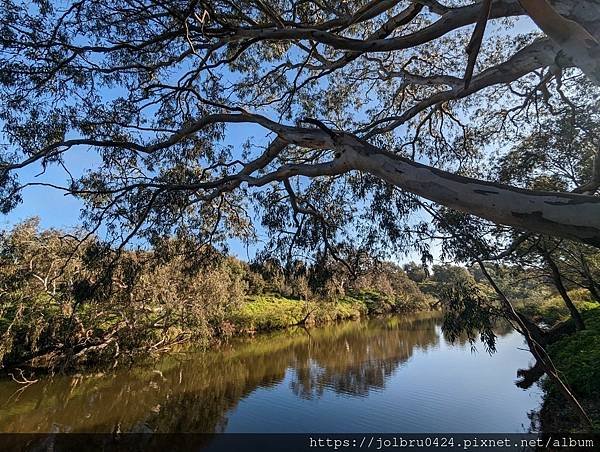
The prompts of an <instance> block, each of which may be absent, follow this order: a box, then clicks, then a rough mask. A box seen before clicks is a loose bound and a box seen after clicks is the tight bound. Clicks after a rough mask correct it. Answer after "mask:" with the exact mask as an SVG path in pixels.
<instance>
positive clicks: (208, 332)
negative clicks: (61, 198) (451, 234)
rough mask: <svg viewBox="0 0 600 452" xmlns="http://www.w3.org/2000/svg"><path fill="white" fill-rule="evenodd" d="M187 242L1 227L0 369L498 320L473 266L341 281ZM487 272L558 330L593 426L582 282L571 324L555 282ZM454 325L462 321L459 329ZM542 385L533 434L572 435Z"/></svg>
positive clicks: (545, 327)
mask: <svg viewBox="0 0 600 452" xmlns="http://www.w3.org/2000/svg"><path fill="white" fill-rule="evenodd" d="M186 246H187V243H186V242H185V240H170V241H167V242H157V243H155V244H154V247H153V249H152V251H147V250H136V251H131V250H128V251H123V250H122V251H121V252H120V253H119V254H118V255H117V254H116V253H115V250H112V249H110V248H108V247H105V246H103V244H102V243H100V242H99V241H97V240H95V239H94V238H90V237H87V238H85V240H81V239H80V238H78V237H77V235H76V234H69V233H66V232H64V231H58V230H45V231H42V230H40V228H39V223H38V221H37V220H36V219H32V220H28V221H25V222H23V223H21V224H19V225H17V226H16V227H15V228H13V229H12V230H11V231H6V232H4V233H2V234H1V235H0V259H1V265H0V282H1V285H0V297H1V298H2V305H1V311H0V338H1V343H0V362H1V364H2V369H1V370H0V371H1V373H2V374H3V375H4V377H5V378H6V377H7V376H8V375H9V373H12V378H13V379H14V380H15V381H17V382H22V383H23V384H27V383H28V382H31V381H34V379H35V378H36V375H38V374H40V373H46V372H52V373H53V372H71V371H75V370H78V369H84V368H86V367H89V368H92V367H93V368H103V367H104V368H111V367H116V366H118V365H121V364H130V365H131V364H133V363H134V362H138V361H136V360H143V359H144V358H148V357H149V356H152V355H155V354H160V353H165V352H168V351H170V350H174V348H175V347H178V346H181V345H183V344H188V345H194V346H200V347H209V346H211V345H215V344H218V343H220V342H223V341H227V340H228V339H229V338H232V337H234V336H240V335H246V336H249V335H250V336H251V335H253V334H257V333H263V332H268V331H274V330H281V329H285V328H288V327H293V326H306V327H309V326H320V325H325V324H328V323H331V322H336V321H341V320H356V319H361V318H367V317H372V316H380V315H385V314H392V313H403V312H418V311H430V310H443V311H444V313H445V314H444V315H445V320H444V329H445V331H444V333H445V334H449V337H450V338H452V337H454V338H455V339H456V338H461V340H465V337H466V340H472V339H475V338H477V337H480V338H481V339H482V340H484V342H488V341H489V342H490V343H491V344H493V339H494V336H493V333H491V336H489V334H490V332H491V330H492V328H491V325H492V323H490V320H489V318H487V317H486V319H485V321H484V320H482V319H483V317H482V316H481V313H482V312H487V314H489V316H492V317H493V315H492V313H493V312H494V311H493V309H491V308H490V307H489V306H487V305H486V303H485V302H483V301H482V300H485V299H486V297H490V296H491V295H490V294H491V289H490V288H489V287H488V286H486V284H485V280H484V277H483V276H482V275H481V274H479V273H478V272H477V271H476V269H475V268H466V267H460V266H456V265H449V264H444V265H434V266H433V268H432V271H430V272H429V271H427V270H426V269H425V267H422V266H420V265H417V264H413V263H411V264H407V265H405V266H404V267H400V266H399V265H397V264H394V263H391V262H378V261H376V260H375V259H366V260H365V262H363V263H362V265H361V271H360V273H357V274H354V275H349V273H348V271H347V269H346V268H344V267H343V266H342V264H340V263H339V262H335V261H331V260H324V261H321V262H317V263H315V264H314V265H306V264H305V263H302V262H300V261H298V262H295V263H293V265H292V266H291V269H290V267H289V266H288V267H284V266H283V265H282V264H281V263H280V262H278V261H276V260H274V259H266V258H260V259H257V262H253V263H247V262H243V261H241V260H239V259H236V258H233V257H226V256H223V255H222V254H220V253H218V252H216V250H214V249H212V248H206V249H202V250H198V249H194V250H192V251H193V252H191V250H190V249H188V248H187V247H186ZM106 269H109V270H110V271H108V272H107V270H106ZM494 277H495V278H498V280H499V281H500V284H501V285H502V287H503V290H505V291H506V293H507V294H508V295H509V296H510V297H511V299H513V300H515V307H516V308H517V309H518V312H519V313H520V314H522V315H523V316H525V317H526V318H528V319H530V320H531V322H532V324H534V325H541V328H540V329H541V331H546V332H548V331H550V332H552V331H558V333H557V335H556V337H553V339H552V342H551V343H550V344H549V345H548V347H547V349H548V353H549V355H550V357H551V358H552V360H553V362H554V363H555V365H556V367H557V369H558V370H559V371H560V372H561V374H562V376H563V378H564V380H565V381H566V382H567V384H568V385H569V387H570V388H571V390H572V391H573V392H574V393H575V394H576V395H577V397H578V399H579V401H580V402H581V403H582V404H583V405H584V407H585V408H586V410H587V411H588V413H589V415H590V416H591V417H592V419H593V421H594V429H595V430H600V399H599V397H598V394H600V391H599V390H598V389H599V384H600V383H599V382H600V364H599V363H600V306H599V304H598V303H597V302H596V301H594V300H593V297H592V296H591V293H590V292H589V291H587V290H585V289H570V290H569V292H568V295H569V298H570V299H571V300H572V301H573V303H574V305H575V307H576V309H577V310H578V311H579V312H581V315H582V317H583V319H584V321H585V324H586V326H587V327H586V329H584V330H578V331H576V329H575V325H574V321H573V320H572V319H571V312H570V310H569V309H568V307H567V306H566V305H565V303H564V302H563V298H562V297H561V296H560V295H559V294H556V293H555V291H552V288H551V286H550V285H546V286H541V285H539V284H536V283H531V282H530V283H519V284H515V283H514V278H513V276H511V273H510V271H509V270H508V269H507V268H501V267H498V268H496V269H495V270H494ZM457 285H459V286H461V287H467V289H468V290H467V292H469V291H470V292H473V293H477V294H479V295H477V296H475V297H471V296H467V297H466V298H464V296H463V295H464V293H463V295H460V292H457V291H456V290H455V289H453V288H454V287H455V286H457ZM469 288H470V289H469ZM453 297H454V298H456V299H458V300H459V301H456V300H455V299H452V298H453ZM461 297H462V298H461ZM449 298H451V299H449ZM473 301H475V302H476V303H477V309H474V306H473V304H472V303H473ZM469 303H471V304H469ZM486 306H487V307H486ZM486 309H488V311H486ZM459 320H460V322H462V324H464V323H466V324H467V326H466V327H465V326H464V325H463V326H460V325H457V324H456V322H457V321H459ZM558 327H560V328H558ZM486 334H488V335H486ZM490 350H492V351H493V347H491V348H490ZM534 370H535V369H528V370H521V371H519V376H520V377H522V381H521V382H519V385H520V386H521V387H529V386H531V385H532V384H534V383H536V382H537V381H539V380H540V377H541V376H542V375H541V374H536V372H534ZM528 374H532V375H533V377H531V375H528ZM528 378H531V381H529V382H527V383H524V382H525V381H527V380H528ZM541 385H542V389H543V391H544V394H545V396H544V405H543V407H542V409H541V411H540V413H539V415H538V419H537V422H538V423H539V426H540V429H541V430H542V431H544V432H546V431H558V430H561V431H577V430H578V429H580V428H581V427H580V424H579V422H578V418H577V416H576V414H575V413H573V412H571V409H570V407H569V406H568V405H567V404H565V403H564V401H563V399H562V396H561V395H560V393H559V392H558V391H557V390H556V388H555V387H554V386H553V385H552V384H551V383H550V382H549V381H548V380H547V379H544V380H542V382H541Z"/></svg>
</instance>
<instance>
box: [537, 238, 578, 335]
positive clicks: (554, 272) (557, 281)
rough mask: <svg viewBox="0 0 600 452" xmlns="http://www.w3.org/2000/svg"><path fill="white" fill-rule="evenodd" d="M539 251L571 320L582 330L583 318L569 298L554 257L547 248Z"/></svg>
mask: <svg viewBox="0 0 600 452" xmlns="http://www.w3.org/2000/svg"><path fill="white" fill-rule="evenodd" d="M541 251H542V254H543V256H544V260H545V261H546V264H547V265H548V267H549V268H550V271H551V272H552V280H553V281H554V285H555V286H556V289H557V290H558V293H559V294H560V296H561V297H562V299H563V300H564V302H565V304H566V305H567V308H568V309H569V312H570V313H571V317H572V318H573V321H574V322H575V326H576V328H577V330H584V329H585V323H584V322H583V318H582V317H581V314H580V313H579V311H578V310H577V308H576V307H575V304H574V303H573V300H571V297H569V293H568V292H567V289H566V288H565V286H564V284H563V282H562V278H561V276H560V270H559V269H558V266H557V265H556V262H554V259H552V256H551V255H550V253H549V252H548V251H547V250H541Z"/></svg>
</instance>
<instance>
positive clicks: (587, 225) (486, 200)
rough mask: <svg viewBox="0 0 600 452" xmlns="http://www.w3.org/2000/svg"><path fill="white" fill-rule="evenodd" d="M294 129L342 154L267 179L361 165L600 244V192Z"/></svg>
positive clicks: (468, 208) (395, 180)
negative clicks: (514, 180)
mask: <svg viewBox="0 0 600 452" xmlns="http://www.w3.org/2000/svg"><path fill="white" fill-rule="evenodd" d="M302 130H303V131H302V133H299V132H298V129H297V128H290V129H289V131H290V134H289V135H288V134H287V133H286V131H282V133H280V137H281V138H282V139H283V140H286V141H289V142H291V143H293V144H296V145H299V146H310V147H312V146H314V143H317V142H322V143H324V144H327V147H329V148H332V149H336V150H338V152H339V155H340V157H339V158H337V159H336V160H335V161H334V162H331V163H330V164H323V165H321V166H320V167H319V168H318V169H317V170H316V171H315V169H312V170H311V169H309V167H308V166H307V167H305V168H304V167H303V168H295V169H293V170H292V171H290V168H289V167H282V168H281V169H280V170H279V171H276V172H274V173H271V174H269V175H268V176H265V177H264V178H263V179H262V180H261V182H264V181H273V180H283V179H285V178H288V177H290V176H293V175H307V176H309V177H314V176H316V175H318V174H321V173H320V170H323V173H322V174H329V175H331V174H339V173H342V172H347V171H352V170H357V171H362V172H365V173H369V174H371V175H373V176H376V177H378V178H380V179H382V180H384V181H386V182H387V183H389V184H392V185H394V186H396V187H398V188H400V189H401V190H405V191H408V192H410V193H413V194H415V195H418V196H421V197H423V198H426V199H429V200H431V201H434V202H436V203H438V204H441V205H444V206H446V207H449V208H451V209H455V210H459V211H462V212H466V213H470V214H473V215H476V216H479V217H481V218H484V219H486V220H489V221H492V222H494V223H498V224H504V225H507V226H513V227H516V228H518V229H523V230H527V231H531V232H538V233H543V234H549V235H555V236H561V237H566V238H569V239H574V240H578V241H581V242H584V243H587V244H589V245H592V246H595V247H598V248H600V198H599V197H595V196H588V195H581V194H573V193H554V192H542V191H535V190H526V189H520V188H516V187H511V186H508V185H503V184H498V183H493V182H487V181H483V180H478V179H473V178H468V177H463V176H459V175H456V174H453V173H450V172H447V171H442V170H439V169H437V168H434V167H431V166H427V165H423V164H421V163H417V162H414V161H411V160H409V159H406V158H403V157H400V156H398V155H396V154H393V153H390V152H387V151H385V150H382V149H379V148H377V147H375V146H373V145H371V144H369V143H367V142H365V141H363V140H361V139H359V138H357V137H356V136H354V135H351V134H346V133H336V134H335V135H333V136H332V135H330V134H328V133H326V132H324V131H321V130H314V131H313V132H312V133H313V134H314V137H312V138H311V139H310V140H309V141H307V142H305V141H304V138H305V137H307V136H308V135H309V132H308V130H310V129H302Z"/></svg>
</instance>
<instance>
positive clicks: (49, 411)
mask: <svg viewBox="0 0 600 452" xmlns="http://www.w3.org/2000/svg"><path fill="white" fill-rule="evenodd" d="M442 322H443V319H442V315H441V313H439V312H433V313H420V314H402V315H391V316H378V317H377V318H372V319H361V320H359V321H343V322H335V323H331V324H328V325H327V326H325V327H315V328H310V329H305V328H302V327H292V328H287V329H283V330H278V331H273V332H270V333H261V334H256V335H255V336H253V337H250V336H240V337H237V338H233V339H231V340H230V341H228V342H227V343H223V344H222V345H221V346H219V347H213V348H210V349H202V348H200V349H195V348H186V347H183V348H182V349H181V350H175V351H173V352H171V353H165V354H162V355H160V356H159V357H157V359H156V360H152V361H151V362H147V363H141V362H139V361H138V362H135V363H133V364H132V365H131V366H127V367H125V366H122V367H119V368H116V369H111V370H110V371H106V372H100V371H93V372H88V371H81V372H77V373H62V374H57V375H54V376H53V377H51V378H50V377H45V376H41V375H40V376H39V378H38V382H37V383H35V384H32V385H30V386H28V387H26V388H25V389H23V386H22V385H18V384H16V383H15V382H14V381H12V380H11V379H10V378H8V379H2V380H0V400H3V401H4V405H3V414H2V416H0V430H1V431H3V432H33V431H35V432H67V431H68V432H75V433H84V432H107V433H114V432H117V431H120V432H123V433H125V432H138V433H139V432H157V433H177V432H190V433H191V432H196V433H201V432H205V433H209V432H216V433H222V432H231V433H234V432H238V433H239V432H246V433H248V432H271V433H275V432H288V433H289V432H332V431H334V432H335V431H338V432H364V431H374V432H377V431H398V432H403V431H404V432H406V431H415V430H416V431H429V429H432V428H435V429H436V431H437V429H439V430H440V431H470V432H490V431H497V432H511V431H520V428H521V427H520V426H521V425H523V424H526V423H527V421H528V418H527V413H528V412H529V411H530V410H532V409H534V408H535V407H536V406H537V405H538V403H539V397H538V395H539V391H537V390H534V391H528V392H524V391H521V390H520V389H519V388H517V387H515V386H514V384H513V382H512V377H513V376H514V372H515V369H517V368H519V367H523V366H526V365H527V363H528V361H529V356H528V355H527V354H526V353H523V352H522V351H520V350H518V348H517V347H518V346H519V345H520V344H521V343H522V339H521V337H520V336H519V335H518V333H516V332H512V331H510V330H507V329H503V330H499V331H498V341H499V342H498V353H497V354H495V355H493V356H490V355H488V354H487V353H485V352H484V350H483V345H482V344H481V342H479V341H477V343H476V344H475V346H476V347H477V349H478V350H479V352H478V353H473V352H472V349H471V344H470V343H469V342H468V341H460V342H456V343H454V344H450V343H449V342H448V341H447V340H446V339H445V338H444V336H443V334H441V332H440V327H441V324H442ZM532 392H533V397H532ZM482 401H483V402H482Z"/></svg>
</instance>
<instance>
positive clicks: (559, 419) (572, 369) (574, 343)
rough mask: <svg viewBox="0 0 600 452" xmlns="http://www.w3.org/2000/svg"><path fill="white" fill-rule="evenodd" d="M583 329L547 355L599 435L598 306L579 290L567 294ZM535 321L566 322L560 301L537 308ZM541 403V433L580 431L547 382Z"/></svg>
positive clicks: (557, 394) (575, 420)
mask: <svg viewBox="0 0 600 452" xmlns="http://www.w3.org/2000/svg"><path fill="white" fill-rule="evenodd" d="M570 295H571V297H572V298H573V299H574V300H575V304H576V306H577V307H578V309H579V310H580V311H581V315H582V317H583V319H584V322H585V326H586V329H585V330H582V331H577V332H575V333H573V334H570V335H567V336H564V337H563V338H561V339H559V340H558V341H557V342H554V343H553V344H552V345H550V346H549V347H548V354H549V356H550V358H551V359H552V361H553V362H554V365H555V366H556V368H557V369H558V370H559V371H560V374H561V376H562V378H563V379H564V381H565V382H566V383H567V385H568V386H569V388H570V389H571V391H572V392H573V393H574V394H575V396H576V397H577V399H578V400H579V402H580V403H581V404H582V406H583V407H584V408H585V410H586V412H587V413H588V415H589V416H590V417H591V419H592V421H593V423H594V427H593V428H594V431H596V432H600V306H599V305H598V304H597V303H592V302H590V301H589V300H588V299H587V297H586V294H585V293H584V292H583V291H571V292H570ZM536 314H537V315H536V318H537V320H539V321H543V322H545V323H547V324H552V323H554V322H559V321H567V322H571V320H568V312H567V311H566V308H565V307H564V304H560V300H558V299H554V298H551V299H549V300H548V301H547V302H545V303H543V304H542V305H540V306H538V307H537V309H536ZM541 386H542V389H543V391H544V402H543V405H542V408H541V410H540V413H539V422H540V429H541V431H543V432H544V433H552V432H579V431H583V427H582V426H581V424H580V420H579V418H578V416H577V415H576V413H575V412H574V411H573V410H572V408H571V407H570V405H569V404H567V403H565V401H564V397H563V396H562V395H561V394H560V393H559V391H558V389H557V388H556V387H555V386H554V385H553V384H552V383H551V382H550V381H549V380H547V379H546V380H544V381H543V382H542V384H541Z"/></svg>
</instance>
